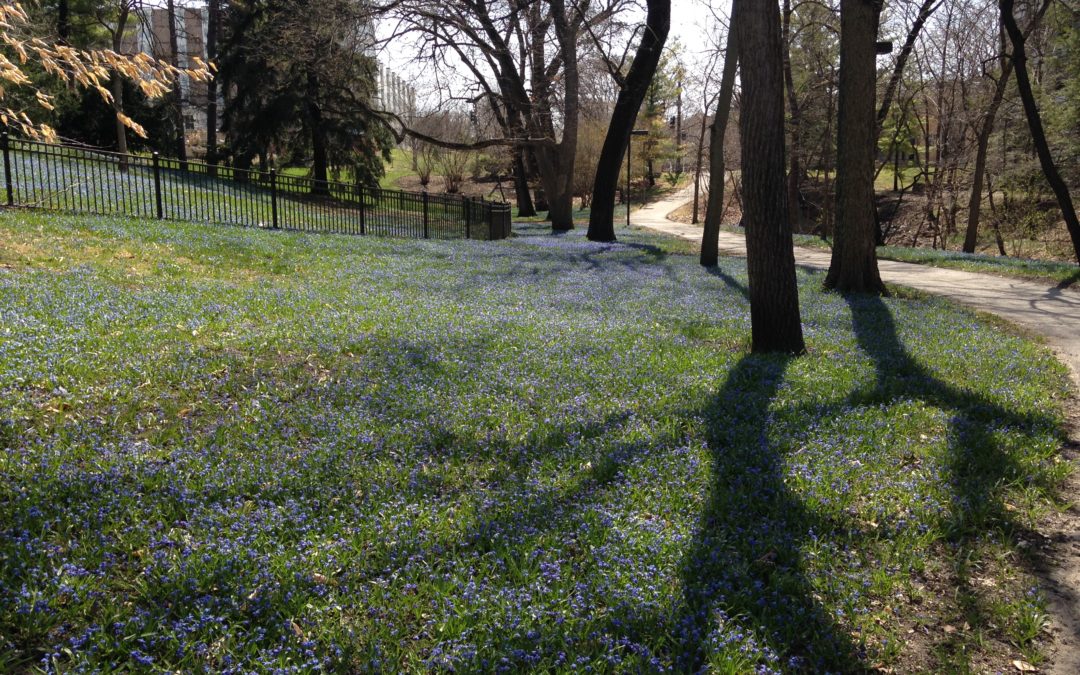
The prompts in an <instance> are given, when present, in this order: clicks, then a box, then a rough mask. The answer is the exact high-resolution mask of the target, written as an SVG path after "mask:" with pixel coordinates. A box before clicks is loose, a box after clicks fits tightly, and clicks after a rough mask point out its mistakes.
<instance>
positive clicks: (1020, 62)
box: [999, 0, 1080, 262]
mask: <svg viewBox="0 0 1080 675" xmlns="http://www.w3.org/2000/svg"><path fill="white" fill-rule="evenodd" d="M999 6H1000V8H1001V22H1002V23H1003V24H1004V25H1005V32H1006V33H1008V35H1009V41H1010V42H1012V46H1013V54H1012V60H1013V66H1014V67H1015V69H1016V86H1017V88H1018V89H1019V90H1020V100H1021V101H1022V102H1023V104H1024V115H1025V116H1026V117H1027V120H1028V127H1030V129H1031V140H1032V142H1033V143H1034V144H1035V151H1036V153H1037V154H1038V155H1039V164H1040V165H1041V166H1042V170H1043V173H1044V174H1045V175H1046V182H1047V183H1049V184H1050V189H1051V190H1053V191H1054V196H1055V197H1057V201H1058V206H1059V207H1060V208H1061V215H1062V217H1063V218H1064V219H1065V227H1066V228H1068V230H1069V237H1070V238H1071V239H1072V244H1073V252H1074V253H1075V254H1076V260H1077V262H1080V221H1078V220H1077V217H1076V209H1075V208H1073V203H1072V197H1071V196H1070V195H1069V188H1068V186H1066V185H1065V181H1064V180H1062V178H1061V173H1060V172H1058V170H1057V166H1056V165H1055V164H1054V159H1053V157H1052V156H1051V155H1050V146H1049V144H1048V143H1047V142H1046V132H1045V131H1044V129H1043V124H1042V117H1041V116H1040V115H1039V108H1038V106H1037V105H1036V103H1035V94H1034V93H1033V92H1032V91H1031V80H1030V78H1029V77H1028V72H1027V51H1026V50H1025V42H1026V40H1025V38H1024V34H1023V33H1022V32H1021V31H1020V27H1019V26H1018V25H1017V24H1016V17H1014V16H1013V0H1000V4H999Z"/></svg>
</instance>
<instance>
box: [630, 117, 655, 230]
mask: <svg viewBox="0 0 1080 675" xmlns="http://www.w3.org/2000/svg"><path fill="white" fill-rule="evenodd" d="M648 133H649V131H648V130H647V129H631V130H630V138H628V139H626V229H630V165H631V162H630V147H631V146H632V145H633V144H634V136H645V135H646V134H648Z"/></svg>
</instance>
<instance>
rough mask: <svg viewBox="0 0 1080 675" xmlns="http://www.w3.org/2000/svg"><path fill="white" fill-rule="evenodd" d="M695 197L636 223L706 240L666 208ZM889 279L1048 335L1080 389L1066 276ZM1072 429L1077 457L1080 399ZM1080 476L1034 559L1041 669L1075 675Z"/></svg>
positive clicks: (906, 270)
mask: <svg viewBox="0 0 1080 675" xmlns="http://www.w3.org/2000/svg"><path fill="white" fill-rule="evenodd" d="M689 199H690V197H689V196H688V195H687V193H686V192H685V191H684V192H681V193H678V194H676V195H673V196H672V197H670V198H669V199H666V200H664V201H660V202H655V203H653V204H650V205H648V206H646V207H643V208H642V209H640V210H638V211H634V212H632V213H631V216H630V220H631V224H632V225H636V226H638V227H644V228H648V229H650V230H656V231H659V232H664V233H667V234H670V235H674V236H676V237H681V238H683V239H689V240H691V241H698V242H700V241H701V226H700V225H689V224H685V223H678V222H675V221H671V220H668V219H667V218H666V216H667V214H669V213H671V212H672V211H674V210H675V209H676V208H678V207H680V206H682V205H683V204H685V203H686V202H687V201H688V200H689ZM720 253H721V255H733V256H745V255H746V242H745V240H744V238H743V236H742V235H739V234H732V233H730V232H721V233H720ZM829 259H830V253H829V251H826V250H821V249H810V248H802V247H798V246H796V247H795V262H796V264H798V265H800V266H804V267H810V268H814V269H828V267H829ZM878 268H879V269H880V271H881V277H882V279H884V280H885V281H886V282H889V283H893V284H898V285H902V286H908V287H910V288H915V289H918V290H921V291H926V292H928V293H933V294H935V295H940V296H943V297H947V298H949V299H951V300H955V301H956V302H959V303H962V304H964V305H967V306H969V307H973V308H975V309H977V310H980V311H983V312H989V313H991V314H994V315H997V316H999V317H1001V318H1003V319H1006V320H1007V321H1009V322H1012V323H1014V324H1017V325H1019V326H1021V327H1023V328H1024V329H1026V331H1027V332H1029V333H1033V334H1035V335H1039V336H1042V337H1043V338H1044V339H1045V341H1046V343H1047V345H1049V346H1050V347H1051V348H1052V349H1053V350H1054V351H1055V352H1056V354H1057V355H1058V357H1059V358H1060V359H1061V360H1062V361H1063V362H1064V363H1065V364H1066V365H1068V366H1069V369H1070V371H1071V374H1072V379H1073V382H1074V383H1075V384H1076V386H1077V387H1078V389H1080V289H1078V288H1076V287H1075V286H1069V285H1067V284H1060V285H1058V286H1054V285H1051V284H1048V283H1041V282H1037V281H1027V280H1020V279H1008V278H1004V277H997V276H991V275H988V274H978V273H975V272H965V271H962V270H953V269H943V268H939V267H930V266H927V265H916V264H912V263H902V262H893V261H889V260H882V261H879V262H878ZM1068 417H1069V435H1070V437H1071V440H1070V442H1069V443H1068V445H1067V447H1065V448H1064V449H1063V455H1064V457H1065V458H1066V459H1068V460H1070V461H1074V462H1075V460H1076V458H1077V456H1078V452H1077V451H1078V450H1080V406H1078V405H1077V402H1076V401H1075V400H1074V401H1073V403H1072V405H1071V409H1070V410H1069V411H1068ZM1078 495H1080V476H1078V475H1076V474H1075V473H1074V475H1073V476H1072V477H1071V478H1070V480H1069V482H1068V484H1067V485H1066V486H1065V487H1064V496H1065V498H1066V499H1068V500H1069V502H1070V505H1069V508H1068V509H1067V510H1066V511H1065V512H1063V513H1060V514H1055V515H1054V516H1052V517H1051V518H1049V519H1048V522H1047V523H1045V524H1044V526H1043V527H1042V528H1041V529H1040V532H1041V535H1042V537H1043V540H1042V541H1039V542H1029V543H1030V544H1031V545H1033V546H1035V547H1036V549H1037V551H1038V555H1037V556H1036V557H1037V559H1036V560H1035V561H1034V562H1035V563H1036V565H1037V566H1038V568H1039V569H1038V572H1039V573H1040V575H1041V576H1042V579H1043V584H1044V586H1045V588H1046V590H1047V592H1048V600H1049V603H1048V604H1049V610H1050V613H1051V616H1052V619H1053V624H1054V625H1053V627H1052V630H1053V634H1054V638H1055V640H1054V641H1055V642H1056V645H1055V647H1056V648H1055V649H1054V653H1053V654H1052V656H1051V659H1052V660H1051V663H1050V664H1048V667H1046V668H1043V669H1041V670H1042V672H1051V673H1061V674H1062V675H1066V674H1067V675H1076V674H1077V673H1080V509H1078V504H1077V497H1078Z"/></svg>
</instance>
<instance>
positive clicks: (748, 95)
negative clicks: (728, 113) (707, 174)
mask: <svg viewBox="0 0 1080 675" xmlns="http://www.w3.org/2000/svg"><path fill="white" fill-rule="evenodd" d="M733 4H734V5H735V6H736V7H738V9H737V11H735V12H733V13H734V20H733V29H734V31H735V32H736V34H737V38H736V39H737V40H738V46H739V55H740V60H742V62H743V63H747V62H748V60H749V59H753V64H754V67H753V68H743V72H742V91H743V96H742V109H741V110H740V115H739V129H740V131H741V136H742V177H743V180H742V182H743V209H744V210H743V223H744V224H745V225H746V268H747V274H748V276H749V280H750V284H749V285H750V289H749V290H750V324H751V333H752V343H751V349H752V351H754V352H786V353H791V354H801V353H803V352H805V351H806V346H805V344H804V343H803V336H802V325H801V323H800V318H799V289H798V286H797V285H796V281H795V255H794V251H793V249H792V243H791V226H790V224H789V223H788V222H787V219H788V213H787V205H786V204H785V203H784V199H785V192H784V73H783V54H782V47H781V44H780V43H781V40H780V9H779V7H778V6H777V4H776V3H775V2H759V1H756V0H734V3H733Z"/></svg>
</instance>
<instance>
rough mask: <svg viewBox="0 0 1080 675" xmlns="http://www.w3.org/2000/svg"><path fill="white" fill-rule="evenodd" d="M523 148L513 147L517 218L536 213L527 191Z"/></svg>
mask: <svg viewBox="0 0 1080 675" xmlns="http://www.w3.org/2000/svg"><path fill="white" fill-rule="evenodd" d="M523 155H524V150H522V149H521V148H515V149H514V194H515V196H516V197H517V208H518V217H519V218H528V217H530V216H535V215H536V207H534V206H533V201H532V193H531V192H529V177H528V174H527V173H526V172H525V158H524V156H523Z"/></svg>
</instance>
